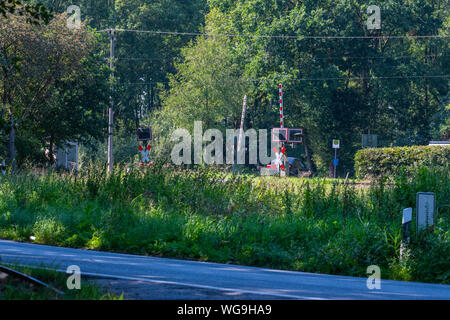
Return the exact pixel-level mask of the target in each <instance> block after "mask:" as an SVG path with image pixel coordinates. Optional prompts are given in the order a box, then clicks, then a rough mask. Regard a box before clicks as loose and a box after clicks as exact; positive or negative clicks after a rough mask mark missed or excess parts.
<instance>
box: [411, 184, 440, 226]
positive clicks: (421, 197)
mask: <svg viewBox="0 0 450 320" xmlns="http://www.w3.org/2000/svg"><path fill="white" fill-rule="evenodd" d="M435 199H436V197H435V195H434V193H432V192H418V193H417V196H416V207H417V214H416V222H417V231H420V230H425V229H427V228H429V227H433V225H434V213H435V211H436V201H435Z"/></svg>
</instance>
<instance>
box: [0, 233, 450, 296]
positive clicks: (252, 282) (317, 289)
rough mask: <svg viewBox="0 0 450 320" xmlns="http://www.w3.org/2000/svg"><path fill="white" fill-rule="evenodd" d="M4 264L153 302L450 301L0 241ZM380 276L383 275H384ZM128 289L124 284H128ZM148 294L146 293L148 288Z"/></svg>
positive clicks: (423, 287)
mask: <svg viewBox="0 0 450 320" xmlns="http://www.w3.org/2000/svg"><path fill="white" fill-rule="evenodd" d="M0 263H13V264H17V265H23V266H35V267H42V266H46V267H49V268H54V269H57V270H60V271H64V272H65V270H66V269H67V267H68V266H70V265H77V266H79V267H80V269H81V273H82V275H86V276H98V277H102V278H109V281H110V283H112V282H113V281H116V282H117V281H119V282H122V284H123V283H133V286H134V285H136V284H148V285H149V286H148V287H151V288H152V292H153V291H154V292H155V295H152V294H150V295H148V294H147V295H146V296H145V295H144V296H145V298H150V299H151V297H154V298H155V299H208V298H209V299H364V300H366V299H389V300H394V299H395V300H401V299H414V300H415V299H445V300H449V299H450V286H449V285H437V284H425V283H413V282H401V281H390V280H381V289H380V290H369V289H368V288H367V279H366V278H355V277H346V276H332V275H323V274H313V273H304V272H292V271H282V270H272V269H264V268H256V267H246V266H237V265H231V264H218V263H208V262H197V261H185V260H176V259H166V258H154V257H146V256H135V255H128V254H117V253H109V252H97V251H89V250H79V249H69V248H60V247H51V246H44V245H36V244H28V243H17V242H13V241H4V240H0ZM381 272H382V270H381ZM125 288H126V285H125ZM147 290H148V289H147Z"/></svg>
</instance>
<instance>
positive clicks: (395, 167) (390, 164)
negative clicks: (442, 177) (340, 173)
mask: <svg viewBox="0 0 450 320" xmlns="http://www.w3.org/2000/svg"><path fill="white" fill-rule="evenodd" d="M449 160H450V147H447V146H445V147H442V146H412V147H396V148H374V149H362V150H359V151H358V152H357V153H356V155H355V169H356V175H357V176H358V177H359V178H369V177H380V176H389V175H396V174H399V173H400V171H401V170H403V169H404V170H405V171H406V172H410V171H411V169H414V168H417V167H422V166H426V167H431V166H448V163H449Z"/></svg>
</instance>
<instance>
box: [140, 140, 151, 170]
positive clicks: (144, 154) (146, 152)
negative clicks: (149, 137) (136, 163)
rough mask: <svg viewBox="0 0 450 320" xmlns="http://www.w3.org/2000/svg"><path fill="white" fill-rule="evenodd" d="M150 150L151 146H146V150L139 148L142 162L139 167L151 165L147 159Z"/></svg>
mask: <svg viewBox="0 0 450 320" xmlns="http://www.w3.org/2000/svg"><path fill="white" fill-rule="evenodd" d="M151 148H152V146H151V145H148V146H147V148H145V149H144V148H143V147H142V146H139V150H140V151H141V153H142V161H141V167H143V166H144V165H146V164H147V165H150V166H151V165H152V164H153V163H152V162H151V161H150V158H149V157H148V155H149V153H150V149H151Z"/></svg>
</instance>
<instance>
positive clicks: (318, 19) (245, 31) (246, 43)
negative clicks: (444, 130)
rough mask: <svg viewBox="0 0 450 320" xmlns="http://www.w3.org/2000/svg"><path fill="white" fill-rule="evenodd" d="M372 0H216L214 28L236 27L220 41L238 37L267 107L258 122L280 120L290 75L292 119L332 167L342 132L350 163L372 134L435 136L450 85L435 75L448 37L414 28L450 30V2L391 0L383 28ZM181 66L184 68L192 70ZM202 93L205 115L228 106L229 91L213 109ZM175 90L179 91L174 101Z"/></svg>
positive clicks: (391, 139) (320, 160)
mask: <svg viewBox="0 0 450 320" xmlns="http://www.w3.org/2000/svg"><path fill="white" fill-rule="evenodd" d="M370 4H372V3H371V1H354V0H345V1H344V0H341V1H331V0H321V1H313V0H305V1H269V0H247V1H234V0H228V1H216V0H210V1H209V5H210V13H209V15H208V18H207V24H206V30H213V31H214V32H215V33H219V34H228V35H234V36H229V37H217V41H218V42H223V41H225V40H224V38H230V39H231V40H229V41H230V42H231V43H230V44H229V46H230V47H232V48H233V50H231V52H232V53H231V55H230V57H229V59H230V61H235V62H236V63H238V69H240V70H241V73H242V75H243V78H244V79H247V81H248V83H249V84H250V86H249V87H247V89H248V91H247V92H248V95H249V96H251V97H252V99H253V100H254V105H255V106H258V110H261V112H250V119H249V123H248V124H249V125H251V126H253V127H255V128H270V127H274V126H277V125H278V122H279V120H278V104H277V84H278V83H283V85H284V88H285V92H284V96H285V113H286V125H287V126H289V127H304V128H305V129H306V134H307V135H306V142H308V145H309V147H310V148H309V149H310V151H312V153H313V159H314V160H315V162H316V165H318V166H319V168H321V169H322V170H323V171H326V170H328V167H329V163H330V162H331V159H332V157H333V152H332V150H331V140H332V139H333V138H338V139H341V142H342V143H341V144H342V148H341V150H340V151H339V153H340V156H339V158H341V160H343V161H341V164H343V168H344V170H351V168H352V167H353V160H352V159H353V155H354V152H355V151H356V150H357V149H358V148H360V147H361V134H363V133H375V134H378V135H379V136H380V140H381V141H380V142H381V143H383V144H386V145H388V144H394V145H406V144H425V143H427V142H428V141H429V140H430V139H431V132H432V128H431V125H432V119H433V116H434V115H435V114H436V112H437V111H438V110H439V106H440V105H441V103H442V97H443V96H445V95H446V94H447V92H448V80H447V79H446V78H445V77H440V78H434V77H429V76H435V75H441V76H442V75H446V74H448V70H449V58H448V57H449V55H448V53H449V44H448V38H417V37H414V35H437V34H439V33H441V34H447V33H446V32H448V8H447V7H446V6H445V2H444V1H426V2H425V3H424V2H423V1H407V2H406V1H393V0H392V1H383V2H382V3H381V4H380V7H381V12H382V28H381V30H368V28H367V19H368V14H367V8H368V6H369V5H370ZM312 36H322V37H312ZM348 36H354V37H364V38H347V37H348ZM380 36H402V38H392V37H386V38H380ZM405 36H409V37H405ZM227 41H228V40H227ZM196 45H197V46H198V49H199V50H198V54H196V55H194V57H193V58H192V57H191V58H187V59H186V62H187V63H190V64H192V68H193V69H194V67H193V66H194V62H189V61H196V60H201V59H204V57H205V56H208V53H207V52H205V51H204V50H202V49H201V43H200V42H199V43H198V44H196ZM213 50H215V49H214V48H212V49H211V52H213ZM192 51H193V52H195V47H194V49H192ZM205 70H208V69H205ZM178 72H179V74H180V75H181V74H183V70H182V69H179V70H178ZM191 80H192V77H188V78H185V79H183V80H181V81H180V82H179V83H175V84H174V86H175V88H176V89H172V90H171V92H172V94H173V95H174V96H175V97H176V96H177V95H178V94H177V92H179V90H182V88H184V87H186V86H188V85H189V83H190V82H191ZM193 95H197V96H198V97H199V100H198V102H197V105H196V106H195V107H196V108H199V109H201V108H203V109H204V110H207V118H205V119H209V118H213V117H214V115H215V114H217V115H220V114H221V112H222V109H221V108H213V107H211V106H220V105H221V104H222V103H223V102H225V100H223V97H220V96H217V97H216V99H219V100H218V101H209V105H208V108H206V105H205V104H204V103H203V104H199V102H200V101H201V100H200V97H201V96H202V95H203V93H202V92H195V91H193V92H191V96H193ZM170 99H172V98H171V97H170V95H169V98H168V100H167V101H168V103H170V102H169V101H171V100H170ZM189 101H195V99H194V98H193V97H191V98H190V100H188V99H186V103H191V102H189ZM170 105H171V107H172V108H173V110H172V112H173V113H175V114H176V113H177V112H178V114H179V115H180V119H183V118H184V117H183V114H185V110H186V109H187V110H190V109H193V108H194V106H192V107H189V106H183V108H180V107H178V106H179V104H177V103H172V104H170ZM168 108H169V107H168ZM255 109H256V108H255ZM263 110H264V111H267V110H269V112H264V111H263ZM236 112H237V111H236ZM237 116H238V114H235V117H237Z"/></svg>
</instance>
